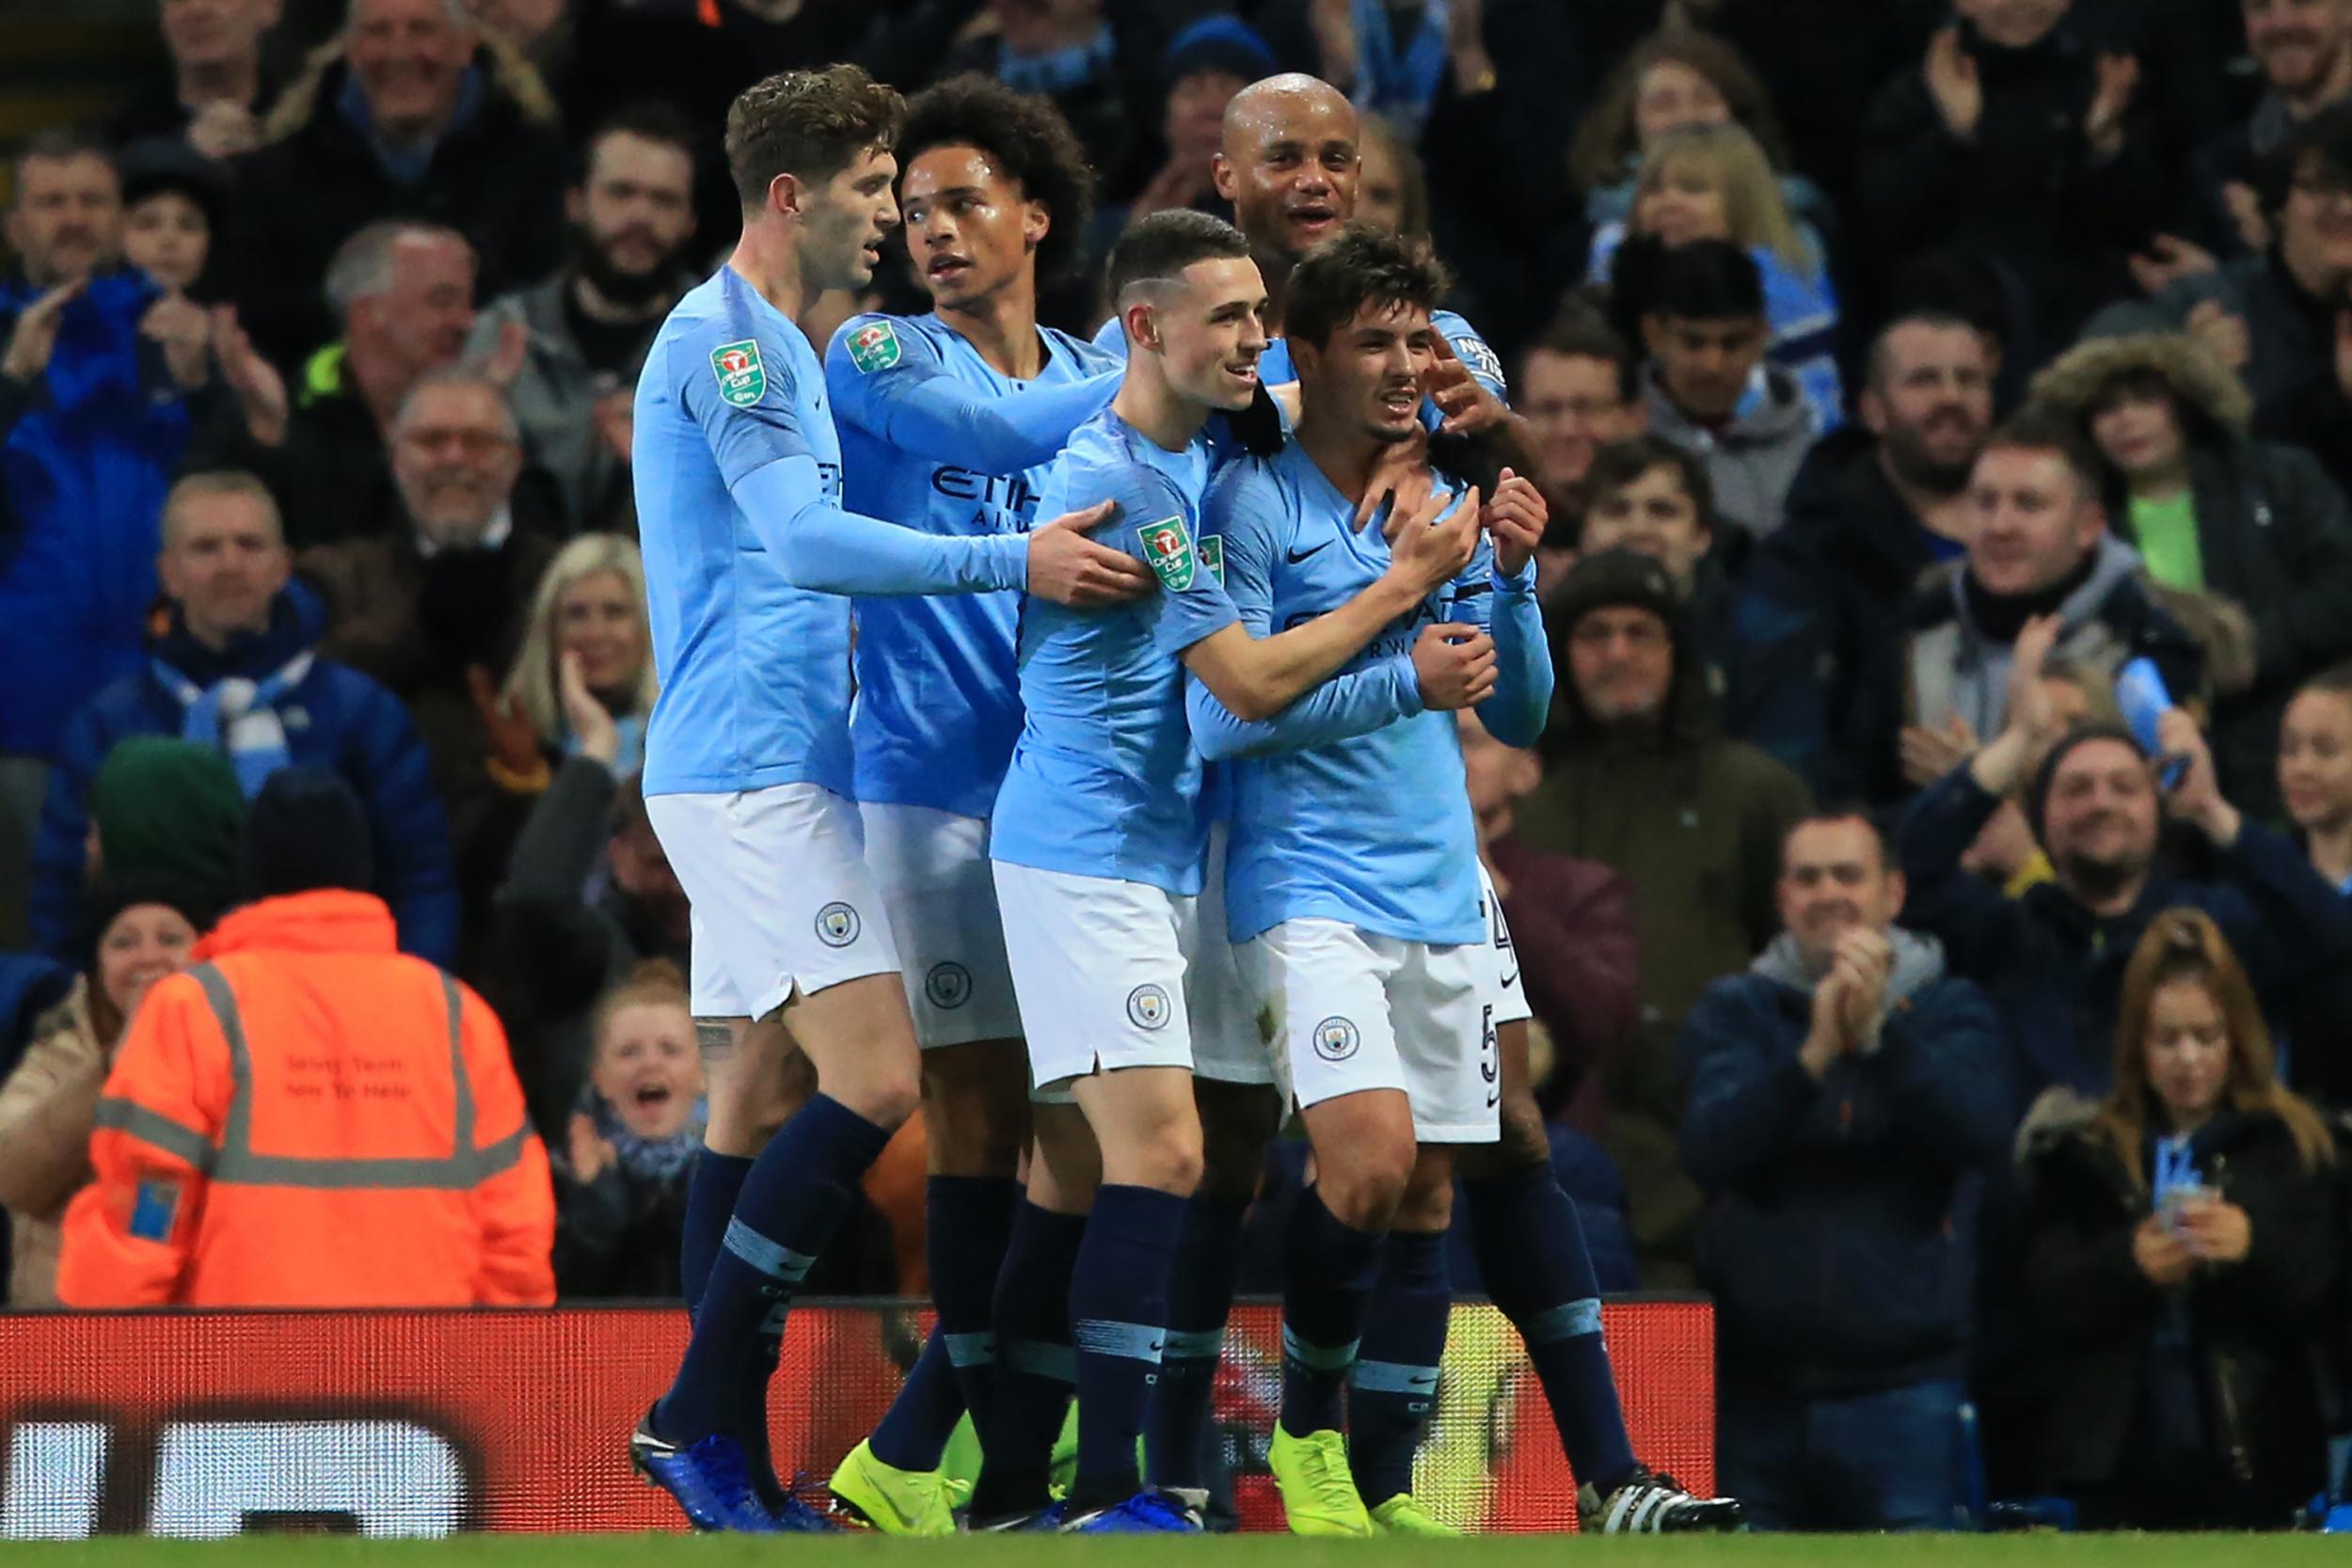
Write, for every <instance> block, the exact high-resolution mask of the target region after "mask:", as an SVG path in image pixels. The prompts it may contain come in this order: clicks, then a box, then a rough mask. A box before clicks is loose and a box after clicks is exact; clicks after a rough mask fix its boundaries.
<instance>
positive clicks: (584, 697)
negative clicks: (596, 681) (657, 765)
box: [477, 653, 621, 768]
mask: <svg viewBox="0 0 2352 1568" xmlns="http://www.w3.org/2000/svg"><path fill="white" fill-rule="evenodd" d="M555 695H556V699H557V701H558V702H560V703H561V704H562V705H563V708H564V723H565V724H566V725H567V726H569V728H570V729H571V732H572V738H573V739H574V740H577V741H579V742H580V755H581V756H584V757H594V758H595V759H596V761H598V762H600V763H602V764H604V765H605V767H607V768H611V767H612V765H613V764H614V763H615V762H617V761H619V760H620V756H621V727H620V725H618V724H616V723H614V722H613V721H612V710H611V709H610V708H607V707H606V706H605V705H604V704H603V703H602V702H601V701H599V700H598V699H597V697H596V693H595V692H593V691H591V690H589V689H588V679H587V677H586V676H585V675H583V674H581V673H580V656H579V655H578V654H575V653H565V654H564V655H563V656H562V657H559V658H558V659H557V660H556V661H555ZM477 700H478V699H477Z"/></svg>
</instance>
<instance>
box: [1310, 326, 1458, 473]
mask: <svg viewBox="0 0 2352 1568" xmlns="http://www.w3.org/2000/svg"><path fill="white" fill-rule="evenodd" d="M1291 354H1292V356H1293V357H1294V359H1295V362H1296V364H1297V366H1298V380H1299V388H1300V396H1301V399H1302V402H1303V405H1304V410H1305V412H1304V414H1303V415H1302V417H1304V418H1311V419H1314V420H1318V421H1324V420H1327V421H1330V423H1331V424H1332V425H1334V426H1336V427H1339V428H1347V427H1350V426H1353V427H1355V428H1357V429H1359V430H1361V431H1362V432H1363V433H1364V434H1365V435H1367V436H1371V437H1372V438H1373V439H1374V440H1375V441H1378V442H1381V443H1383V444H1389V443H1393V442H1397V441H1405V440H1409V439H1411V438H1412V436H1413V435H1414V434H1415V433H1416V432H1417V431H1419V430H1420V429H1421V383H1422V376H1423V375H1425V374H1426V373H1427V372H1428V370H1429V367H1430V366H1431V364H1433V363H1434V362H1435V361H1436V359H1437V356H1438V334H1437V329H1436V328H1435V327H1433V326H1431V325H1429V312H1428V311H1427V310H1426V309H1423V308H1422V307H1421V306H1418V305H1407V304H1403V303H1398V302H1382V301H1379V300H1368V301H1366V302H1365V303H1364V304H1363V305H1361V306H1359V308H1358V309H1357V311H1356V314H1355V317H1354V319H1352V320H1351V321H1349V322H1348V323H1347V324H1346V325H1343V326H1341V327H1339V328H1338V329H1337V330H1335V331H1333V332H1332V334H1331V335H1330V337H1329V339H1328V340H1327V341H1324V342H1322V343H1320V344H1307V343H1302V342H1298V341H1295V340H1294V341H1292V343H1291Z"/></svg>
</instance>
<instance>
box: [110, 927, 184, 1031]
mask: <svg viewBox="0 0 2352 1568" xmlns="http://www.w3.org/2000/svg"><path fill="white" fill-rule="evenodd" d="M197 934H198V933H197V929H196V927H193V926H191V925H189V924H188V918H187V916H185V915H183V914H182V913H181V912H180V911H178V910H175V909H173V908H171V907H170V906H169V905H167V904H134V905H132V906H131V907H130V908H129V909H127V910H124V911H122V912H121V913H120V914H119V915H117V916H115V917H114V922H113V924H111V925H109V926H108V927H106V930H105V934H104V935H103V936H101V937H100V938H99V939H98V989H99V990H101V991H103V992H104V993H105V997H106V1000H107V1001H108V1002H110V1003H112V1004H113V1006H114V1008H115V1011H116V1012H117V1013H119V1014H120V1015H121V1017H122V1020H123V1022H125V1023H128V1022H130V1019H131V1015H132V1014H134V1013H135V1012H137V1011H138V1010H139V999H140V998H142V997H144V996H145V995H146V994H147V990H148V988H149V987H150V986H152V985H153V984H154V983H155V982H156V981H158V980H160V979H162V978H163V977H164V976H165V975H167V974H177V973H179V972H180V971H181V970H183V969H185V968H187V966H188V949H189V948H191V947H193V946H195V945H196V939H197Z"/></svg>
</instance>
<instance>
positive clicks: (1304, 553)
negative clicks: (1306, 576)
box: [1288, 539, 1333, 566]
mask: <svg viewBox="0 0 2352 1568" xmlns="http://www.w3.org/2000/svg"><path fill="white" fill-rule="evenodd" d="M1332 543H1333V542H1332V541H1331V540H1328V539H1326V540H1325V541H1324V542H1323V543H1322V544H1320V545H1317V546H1314V548H1312V549H1306V550H1292V551H1290V552H1289V556H1288V559H1289V561H1290V563H1291V564H1292V565H1294V566H1295V565H1297V564H1298V563H1299V562H1303V561H1305V560H1306V559H1307V558H1308V557H1309V556H1311V555H1315V554H1319V553H1320V552H1322V551H1324V550H1327V549H1329V548H1330V547H1331V546H1332Z"/></svg>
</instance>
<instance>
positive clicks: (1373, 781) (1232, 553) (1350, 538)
mask: <svg viewBox="0 0 2352 1568" xmlns="http://www.w3.org/2000/svg"><path fill="white" fill-rule="evenodd" d="M1439 486H1440V493H1444V494H1454V493H1456V492H1455V491H1454V487H1453V486H1450V485H1447V484H1446V483H1445V482H1444V481H1443V480H1442V479H1440V480H1439ZM1355 511H1356V507H1355V503H1354V502H1353V501H1350V500H1348V499H1345V498H1344V497H1343V496H1342V495H1341V494H1340V492H1339V491H1338V489H1337V488H1335V487H1334V486H1333V485H1332V483H1331V482H1330V481H1329V480H1328V479H1327V478H1326V477H1325V476H1324V474H1323V471H1322V470H1321V469H1320V468H1318V467H1316V466H1315V461H1314V459H1313V458H1312V457H1311V456H1309V455H1308V453H1307V450H1306V449H1305V448H1304V447H1302V446H1300V445H1298V444H1297V443H1296V442H1295V441H1294V442H1293V443H1291V444H1290V445H1289V446H1287V447H1285V448H1283V450H1282V451H1281V452H1280V453H1279V454H1278V455H1277V456H1274V457H1272V458H1263V459H1262V458H1251V459H1248V460H1245V461H1242V462H1238V463H1234V464H1232V465H1230V466H1229V467H1226V468H1225V469H1224V470H1223V471H1222V472H1221V473H1219V474H1218V476H1217V478H1216V483H1215V484H1214V485H1212V486H1211V488H1210V492H1209V499H1208V503H1207V506H1206V515H1205V518H1204V521H1203V524H1202V529H1203V532H1204V533H1205V535H1206V536H1207V537H1209V538H1212V539H1216V540H1217V541H1219V547H1220V549H1221V553H1222V557H1223V562H1224V567H1225V581H1226V588H1227V592H1228V594H1230V596H1231V597H1232V601H1233V606H1234V609H1235V610H1236V611H1237V612H1238V613H1239V614H1240V616H1241V620H1242V625H1243V626H1246V627H1248V630H1249V632H1250V634H1251V635H1252V636H1255V637H1267V636H1272V635H1274V634H1276V633H1279V632H1280V631H1283V630H1285V629H1287V628H1289V627H1291V626H1298V625H1300V624H1302V623H1304V622H1308V621H1311V620H1314V619H1315V618H1317V617H1318V616H1321V615H1324V614H1327V613H1328V612H1329V611H1331V610H1337V609H1338V608H1340V606H1342V605H1343V604H1345V603H1346V602H1347V601H1348V600H1350V599H1352V598H1354V597H1355V596H1356V595H1357V594H1360V593H1361V592H1363V591H1364V589H1366V588H1368V587H1370V586H1371V585H1372V583H1374V582H1375V580H1377V579H1378V578H1379V577H1380V576H1381V574H1382V573H1383V572H1385V571H1387V570H1388V567H1389V559H1390V557H1389V545H1388V541H1387V539H1385V538H1384V537H1383V536H1382V534H1381V532H1380V531H1379V530H1378V529H1376V528H1366V529H1364V530H1363V531H1360V532H1359V531H1357V530H1356V528H1355V527H1354V523H1353V519H1354V516H1355ZM1436 621H1460V622H1468V623H1473V624H1475V625H1478V626H1484V627H1486V628H1487V629H1489V630H1490V631H1491V632H1492V633H1493V635H1494V639H1495V647H1496V658H1497V672H1496V673H1497V680H1496V685H1495V690H1494V694H1493V695H1492V696H1490V697H1488V698H1487V699H1486V702H1484V703H1482V704H1481V705H1479V709H1478V713H1479V717H1480V718H1481V719H1482V720H1483V721H1485V722H1486V726H1487V727H1488V728H1489V729H1490V730H1492V731H1493V732H1494V734H1495V736H1496V737H1497V738H1498V739H1500V740H1502V742H1503V743H1504V744H1505V745H1509V746H1525V745H1529V744H1532V743H1533V742H1534V739H1535V736H1537V735H1538V734H1539V733H1541V731H1542V729H1543V723H1544V716H1545V713H1546V710H1547V709H1548V708H1549V705H1550V703H1551V684H1552V672H1551V657H1550V653H1549V649H1548V648H1547V647H1546V645H1545V641H1544V626H1543V617H1542V614H1541V612H1540V611H1539V610H1537V609H1536V605H1535V574H1534V565H1533V563H1532V562H1531V563H1530V564H1529V566H1528V567H1527V568H1526V569H1525V570H1523V571H1522V572H1520V573H1519V574H1518V577H1516V578H1504V577H1502V576H1501V575H1500V574H1498V573H1497V572H1496V570H1495V562H1494V551H1493V547H1492V546H1491V545H1490V544H1489V543H1488V542H1486V541H1485V540H1481V541H1480V543H1479V546H1478V553H1477V554H1476V555H1475V556H1474V557H1472V558H1471V560H1470V565H1469V566H1468V567H1467V568H1466V569H1465V570H1464V571H1463V573H1462V575H1461V576H1460V577H1458V578H1455V579H1454V581H1453V582H1451V583H1449V584H1447V585H1446V586H1445V587H1444V588H1443V589H1441V590H1439V591H1438V593H1436V594H1431V595H1430V596H1429V597H1428V598H1427V599H1425V600H1424V601H1422V604H1421V605H1420V607H1419V608H1418V609H1417V610H1415V611H1414V612H1413V613H1412V614H1410V615H1407V616H1405V617H1403V618H1401V619H1400V620H1398V621H1396V622H1394V623H1393V624H1391V626H1389V627H1387V628H1386V629H1385V630H1383V631H1382V632H1381V634H1380V635H1379V636H1378V637H1376V638H1375V639H1374V640H1373V641H1371V642H1370V643H1369V644H1367V645H1366V647H1365V648H1364V649H1363V651H1362V652H1361V653H1359V654H1358V655H1357V656H1356V657H1355V658H1354V659H1352V660H1350V661H1349V662H1348V664H1347V665H1346V666H1344V667H1343V669H1342V670H1341V671H1340V672H1339V673H1338V674H1336V675H1335V676H1333V677H1332V678H1331V679H1330V680H1329V681H1327V682H1326V683H1325V684H1324V685H1323V686H1321V687H1319V688H1317V689H1315V690H1313V691H1311V692H1309V693H1308V694H1307V695H1306V696H1305V697H1303V698H1301V699H1300V700H1299V701H1298V702H1296V703H1294V704H1292V705H1291V706H1290V707H1288V708H1286V709H1285V710H1283V712H1282V713H1280V714H1279V715H1278V716H1276V717H1275V718H1274V719H1273V720H1271V721H1266V722H1264V723H1256V724H1249V723H1244V722H1242V721H1239V720H1236V719H1234V718H1233V717H1232V715H1230V714H1228V713H1227V712H1226V711H1225V709H1224V708H1223V707H1222V706H1221V705H1218V704H1217V702H1216V698H1214V697H1212V696H1210V695H1209V694H1208V692H1207V691H1206V689H1202V688H1201V687H1200V684H1199V683H1198V682H1195V683H1193V689H1192V690H1191V692H1190V695H1189V698H1188V702H1189V705H1190V709H1191V713H1192V718H1193V725H1194V729H1195V731H1196V733H1197V734H1198V735H1199V736H1200V747H1201V749H1202V750H1203V751H1204V752H1207V753H1208V754H1209V755H1212V756H1217V757H1231V758H1234V759H1236V760H1234V761H1232V763H1231V764H1230V766H1229V768H1228V769H1227V772H1228V787H1229V789H1230V791H1231V795H1232V838H1231V840H1230V841H1229V843H1228V846H1227V848H1226V853H1225V911H1226V919H1227V922H1228V925H1229V927H1230V928H1231V930H1232V937H1233V940H1234V941H1236V942H1246V941H1248V939H1250V938H1252V937H1255V936H1257V935H1259V934H1261V933H1262V932H1263V931H1265V930H1267V929H1268V928H1270V927H1274V926H1277V925H1279V924H1280V923H1281V922H1283V921H1285V920H1292V919H1297V918H1301V917H1306V916H1316V917H1321V918H1324V919H1328V920H1337V921H1343V922H1344V923H1346V924H1348V925H1350V926H1354V927H1359V928H1360V929H1362V930H1365V931H1369V932H1372V933H1375V934H1376V935H1380V936H1387V937H1393V938H1396V939H1398V940H1399V941H1404V942H1428V943H1431V944H1433V945H1452V944H1456V943H1464V942H1484V941H1486V934H1487V933H1486V918H1485V914H1484V912H1483V911H1482V908H1481V905H1480V898H1479V880H1478V836H1477V829H1476V825H1475V824H1474V822H1473V821H1472V819H1471V816H1470V799H1469V796H1468V795H1467V794H1466V793H1465V792H1464V790H1463V787H1462V746H1461V740H1460V736H1459V733H1458V732H1457V730H1456V729H1455V727H1454V722H1455V721H1454V715H1453V714H1452V713H1448V712H1426V711H1423V710H1422V706H1421V698H1420V693H1419V689H1418V685H1417V683H1416V681H1415V678H1414V675H1413V670H1412V657H1411V656H1412V647H1413V642H1414V641H1415V639H1416V638H1417V637H1418V636H1419V635H1420V632H1421V630H1422V627H1423V626H1427V625H1429V624H1430V623H1432V622H1436Z"/></svg>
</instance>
